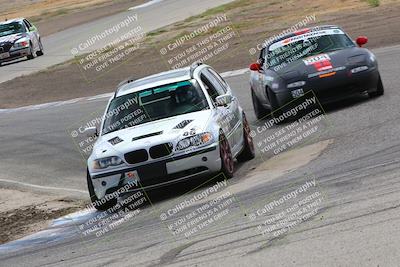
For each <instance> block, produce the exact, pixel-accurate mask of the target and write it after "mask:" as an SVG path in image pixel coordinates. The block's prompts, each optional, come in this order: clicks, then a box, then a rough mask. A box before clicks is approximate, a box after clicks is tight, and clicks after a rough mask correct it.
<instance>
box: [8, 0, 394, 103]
mask: <svg viewBox="0 0 400 267" xmlns="http://www.w3.org/2000/svg"><path fill="white" fill-rule="evenodd" d="M399 14H400V1H398V0H397V1H393V0H386V1H385V0H381V1H380V5H379V6H378V7H374V6H372V5H371V4H370V1H366V0H341V1H335V4H332V1H329V0H295V1H294V0H293V1H286V0H285V1H276V0H268V1H265V0H238V1H235V2H232V3H230V4H227V5H224V6H221V7H217V8H213V9H210V10H208V11H206V12H205V13H203V14H201V15H198V16H195V17H191V18H189V19H187V20H185V21H183V22H179V23H175V24H174V25H170V26H168V27H165V28H163V29H159V30H157V31H155V32H152V33H149V34H147V36H146V38H145V40H144V41H143V42H140V43H138V44H137V46H136V50H135V51H133V52H132V53H130V54H129V55H128V56H124V57H122V58H118V60H115V62H114V63H115V64H112V66H109V67H108V68H105V70H103V71H102V72H101V73H99V72H98V71H97V70H95V68H94V67H93V68H88V69H85V70H84V68H85V66H84V65H82V64H79V63H78V61H77V60H71V61H69V62H67V63H65V64H61V65H58V66H54V67H51V68H49V69H48V70H45V71H40V72H38V73H34V74H32V75H28V76H24V77H19V78H16V79H14V80H11V81H8V82H5V83H2V84H0V109H7V108H16V107H21V106H27V105H33V104H41V103H46V102H53V101H60V100H69V99H71V98H78V97H86V96H94V95H97V94H102V93H108V92H113V91H114V90H115V88H116V85H117V84H118V83H119V82H120V81H122V80H124V79H126V78H128V77H132V76H133V78H134V79H137V78H140V77H143V76H146V75H149V74H153V73H157V72H160V71H164V70H168V69H171V68H177V67H180V66H185V65H189V64H190V63H191V62H194V61H198V60H203V61H205V62H206V63H208V64H210V65H212V66H214V67H215V68H216V69H217V70H218V71H230V70H235V69H241V68H246V67H247V66H248V65H249V64H250V63H251V62H254V61H255V60H256V59H257V55H258V50H257V44H261V43H262V42H264V41H265V40H266V39H268V38H270V37H272V36H274V35H276V34H279V33H281V32H283V31H285V30H287V29H289V28H291V27H293V26H294V25H299V23H300V24H301V22H302V21H303V22H304V21H306V22H307V23H306V25H305V26H307V27H308V26H313V25H321V24H337V25H340V26H342V27H343V28H344V30H345V31H347V32H348V33H349V34H350V35H351V36H352V37H354V38H355V37H357V36H358V35H366V36H368V37H369V40H370V41H369V44H368V45H367V47H368V48H376V47H382V46H387V45H393V44H398V43H400V19H399V17H398V15H399ZM213 22H216V24H215V23H214V25H211V24H212V23H213ZM206 25H209V27H208V28H206V29H207V30H204V29H205V28H204V27H205V26H206ZM210 25H211V26H210ZM221 31H225V32H224V33H223V34H222V37H220V38H219V39H218V40H213V42H214V44H215V45H216V48H212V49H213V50H214V51H213V53H214V54H213V55H211V56H210V57H206V55H204V54H203V55H201V54H200V56H199V55H198V52H199V50H203V48H205V47H206V46H207V45H210V44H211V43H212V42H210V43H209V44H206V43H207V40H209V38H210V36H213V35H214V34H218V33H220V32H221ZM193 33H195V34H194V35H193ZM228 34H229V36H228ZM188 36H189V37H188ZM193 36H194V37H193ZM182 37H184V39H185V41H184V42H180V40H181V39H182ZM227 37H230V38H227ZM224 38H225V39H228V40H225V39H224ZM167 48H168V50H166V49H167ZM193 49H194V50H196V49H197V51H194V50H193ZM205 49H206V50H207V48H205ZM166 52H167V53H166Z"/></svg>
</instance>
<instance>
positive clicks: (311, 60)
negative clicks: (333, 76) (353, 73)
mask: <svg viewBox="0 0 400 267" xmlns="http://www.w3.org/2000/svg"><path fill="white" fill-rule="evenodd" d="M369 57H370V53H369V52H368V50H366V49H363V48H358V47H352V48H347V49H343V50H337V51H332V52H327V53H321V54H317V55H313V56H310V57H305V58H302V59H299V60H297V61H294V62H292V63H290V64H288V65H287V66H285V67H283V68H281V69H279V70H275V71H276V72H277V74H278V75H279V76H280V77H282V78H283V79H284V80H286V81H287V82H295V81H296V80H297V81H298V80H299V78H303V79H307V78H312V77H315V76H318V75H323V74H324V73H331V72H335V71H342V70H345V69H346V67H347V66H351V65H354V66H357V65H360V64H368V59H369ZM314 75H315V76H314Z"/></svg>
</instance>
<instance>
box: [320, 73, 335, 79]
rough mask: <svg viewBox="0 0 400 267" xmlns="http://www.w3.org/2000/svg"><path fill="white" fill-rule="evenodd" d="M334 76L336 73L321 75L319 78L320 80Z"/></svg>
mask: <svg viewBox="0 0 400 267" xmlns="http://www.w3.org/2000/svg"><path fill="white" fill-rule="evenodd" d="M333 75H336V72H330V73H327V74H321V75H319V77H320V78H326V77H331V76H333Z"/></svg>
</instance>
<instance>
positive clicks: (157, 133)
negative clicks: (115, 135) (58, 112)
mask: <svg viewBox="0 0 400 267" xmlns="http://www.w3.org/2000/svg"><path fill="white" fill-rule="evenodd" d="M162 133H163V131H161V132H156V133H151V134H146V135H141V136H138V137H133V138H132V142H133V141H137V140H140V139H144V138H148V137H152V136H156V135H160V134H162Z"/></svg>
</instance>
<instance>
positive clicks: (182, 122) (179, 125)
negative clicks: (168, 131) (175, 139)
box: [174, 120, 193, 129]
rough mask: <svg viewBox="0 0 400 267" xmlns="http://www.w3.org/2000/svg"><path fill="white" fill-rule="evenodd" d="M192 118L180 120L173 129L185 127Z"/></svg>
mask: <svg viewBox="0 0 400 267" xmlns="http://www.w3.org/2000/svg"><path fill="white" fill-rule="evenodd" d="M192 121H193V120H184V121H181V122H180V123H178V125H176V126H175V127H174V129H183V128H185V127H186V126H187V125H188V124H189V123H191V122H192Z"/></svg>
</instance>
